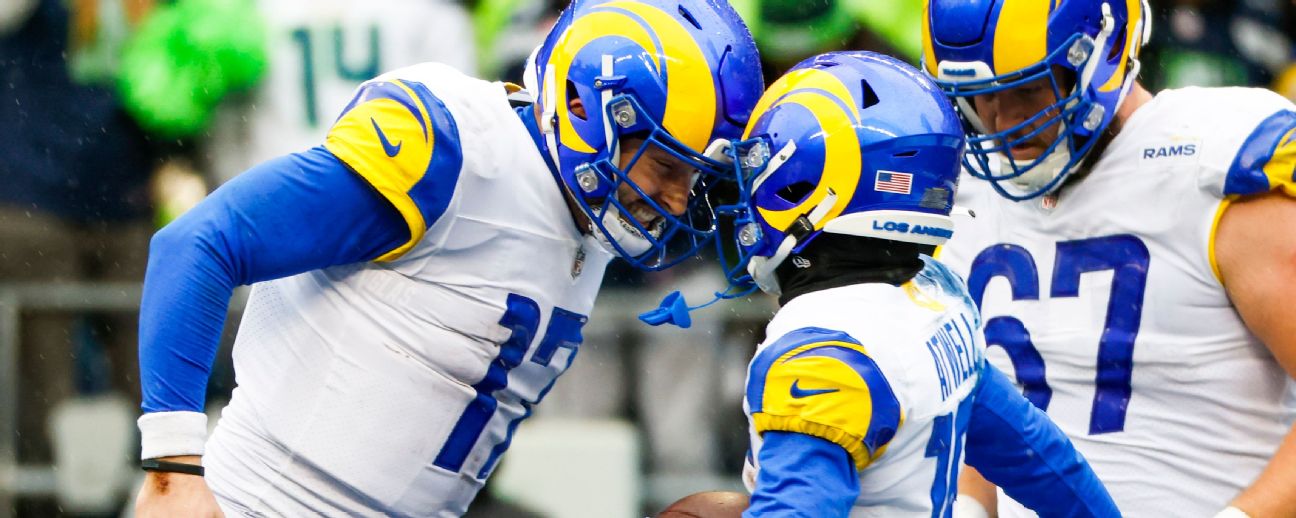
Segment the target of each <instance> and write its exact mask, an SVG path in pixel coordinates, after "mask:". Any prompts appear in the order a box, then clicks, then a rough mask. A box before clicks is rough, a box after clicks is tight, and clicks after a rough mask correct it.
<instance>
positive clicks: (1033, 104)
mask: <svg viewBox="0 0 1296 518" xmlns="http://www.w3.org/2000/svg"><path fill="white" fill-rule="evenodd" d="M1057 100H1058V95H1057V92H1055V91H1054V90H1053V84H1052V82H1051V81H1049V79H1048V78H1047V77H1045V78H1040V79H1038V80H1036V81H1032V82H1030V83H1026V84H1024V85H1021V86H1019V87H1017V88H1010V89H1007V90H1002V91H999V92H994V93H990V94H985V95H978V96H975V97H973V98H972V104H973V107H974V108H975V109H976V113H977V117H979V118H980V119H981V122H982V124H985V126H986V128H985V130H986V131H987V132H988V133H998V132H1000V131H1004V130H1007V129H1010V128H1012V127H1014V126H1017V125H1018V124H1021V123H1022V122H1025V121H1026V120H1027V119H1030V118H1031V117H1034V116H1035V115H1036V114H1038V113H1039V112H1041V111H1043V110H1049V113H1047V114H1046V115H1044V116H1043V117H1040V118H1039V119H1037V120H1035V121H1033V122H1032V123H1031V124H1029V125H1028V126H1026V127H1025V128H1022V129H1021V130H1018V131H1015V132H1013V134H1012V135H1010V136H1009V140H1010V141H1011V140H1016V139H1020V138H1021V137H1023V136H1026V135H1028V134H1030V133H1031V132H1033V131H1035V130H1037V129H1039V128H1040V127H1042V126H1046V125H1047V126H1048V127H1047V128H1044V130H1043V131H1040V132H1039V134H1037V135H1035V136H1034V137H1032V138H1030V139H1029V140H1026V141H1023V142H1020V143H1018V144H1017V145H1014V146H1013V147H1012V156H1013V158H1014V159H1016V160H1034V159H1036V158H1039V156H1040V155H1042V154H1043V153H1044V151H1045V150H1047V149H1048V147H1049V144H1050V143H1052V142H1053V141H1054V140H1055V139H1056V138H1057V135H1058V131H1059V130H1060V129H1061V124H1056V123H1055V122H1056V121H1055V120H1053V117H1055V116H1056V115H1057V113H1056V110H1055V109H1051V107H1052V106H1053V105H1054V104H1055V103H1056V102H1057Z"/></svg>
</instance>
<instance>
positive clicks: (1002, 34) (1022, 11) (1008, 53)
mask: <svg viewBox="0 0 1296 518" xmlns="http://www.w3.org/2000/svg"><path fill="white" fill-rule="evenodd" d="M1135 1H1137V0H1135ZM1050 7H1052V2H1047V1H1043V2H1042V1H1039V0H1005V1H1004V2H1003V3H1002V4H1001V5H1000V6H999V18H998V20H997V21H996V23H995V30H994V73H995V74H996V75H1003V74H1007V73H1011V72H1016V71H1018V70H1022V69H1024V68H1026V67H1029V66H1031V65H1034V64H1035V63H1038V62H1039V61H1041V60H1043V59H1044V57H1045V56H1047V55H1048V17H1049V8H1050Z"/></svg>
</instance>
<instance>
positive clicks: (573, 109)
mask: <svg viewBox="0 0 1296 518" xmlns="http://www.w3.org/2000/svg"><path fill="white" fill-rule="evenodd" d="M567 106H568V108H569V109H568V110H567V111H568V113H571V114H572V116H573V117H576V118H578V119H580V120H586V119H587V118H588V117H589V114H588V113H586V112H585V110H586V108H585V103H584V102H582V101H581V98H580V92H579V91H577V90H576V83H574V82H572V81H571V80H570V79H568V80H567Z"/></svg>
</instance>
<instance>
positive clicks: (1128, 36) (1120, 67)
mask: <svg viewBox="0 0 1296 518" xmlns="http://www.w3.org/2000/svg"><path fill="white" fill-rule="evenodd" d="M1142 8H1143V5H1142V3H1141V0H1125V48H1124V49H1121V56H1120V61H1119V62H1118V63H1116V72H1114V73H1112V76H1111V77H1110V78H1108V79H1107V82H1106V83H1103V85H1102V86H1101V87H1099V88H1098V91H1099V92H1111V91H1115V90H1116V89H1118V88H1121V87H1122V86H1124V85H1125V67H1126V66H1127V65H1129V57H1130V50H1131V49H1133V48H1134V45H1136V44H1137V42H1135V41H1134V38H1136V37H1139V34H1138V30H1137V29H1138V25H1139V24H1140V23H1142V22H1143V20H1142V17H1143V16H1145V15H1144V14H1143V13H1142V10H1143V9H1142ZM1111 44H1116V42H1111ZM1106 58H1107V56H1094V59H1106Z"/></svg>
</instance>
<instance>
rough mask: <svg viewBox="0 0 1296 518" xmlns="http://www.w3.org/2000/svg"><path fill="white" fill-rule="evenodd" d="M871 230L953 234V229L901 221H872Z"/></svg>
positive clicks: (932, 234) (938, 234) (943, 236)
mask: <svg viewBox="0 0 1296 518" xmlns="http://www.w3.org/2000/svg"><path fill="white" fill-rule="evenodd" d="M873 230H881V231H883V232H897V233H900V234H921V235H925V236H934V237H941V238H945V239H949V238H950V237H951V236H953V235H954V231H953V230H949V229H944V228H939V227H932V226H927V225H910V224H908V223H905V222H902V221H874V222H873Z"/></svg>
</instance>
